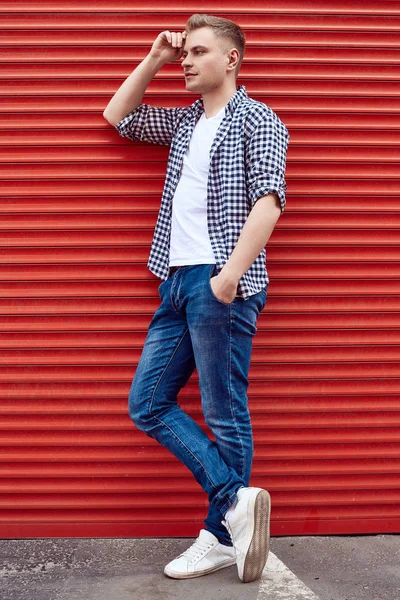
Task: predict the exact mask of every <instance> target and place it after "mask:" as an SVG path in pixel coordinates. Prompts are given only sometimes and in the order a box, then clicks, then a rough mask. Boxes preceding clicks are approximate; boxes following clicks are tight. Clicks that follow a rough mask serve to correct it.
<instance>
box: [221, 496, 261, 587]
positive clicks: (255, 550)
mask: <svg viewBox="0 0 400 600" xmlns="http://www.w3.org/2000/svg"><path fill="white" fill-rule="evenodd" d="M237 496H238V501H237V504H236V506H235V507H231V508H230V509H229V510H228V511H227V513H225V521H221V522H222V524H223V525H225V527H226V529H227V530H228V531H229V533H230V534H231V538H232V543H233V546H234V548H235V551H236V564H237V567H238V574H239V578H240V579H241V580H242V581H243V582H244V583H248V582H250V581H254V580H255V579H258V578H259V577H261V573H262V571H263V569H264V566H265V563H266V562H267V558H268V552H269V521H270V514H271V498H270V495H269V493H268V492H267V491H266V490H263V489H262V488H256V487H242V488H240V489H239V490H238V492H237Z"/></svg>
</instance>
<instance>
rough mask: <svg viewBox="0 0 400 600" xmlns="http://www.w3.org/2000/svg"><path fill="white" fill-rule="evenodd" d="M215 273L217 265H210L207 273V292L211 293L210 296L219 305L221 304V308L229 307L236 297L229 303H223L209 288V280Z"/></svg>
mask: <svg viewBox="0 0 400 600" xmlns="http://www.w3.org/2000/svg"><path fill="white" fill-rule="evenodd" d="M215 271H217V265H210V270H209V272H208V277H207V284H208V289H209V291H210V293H211V296H212V297H213V298H214V299H215V300H216V301H217V302H219V303H220V304H222V305H223V306H231V305H232V304H233V303H234V302H235V299H236V296H235V298H233V300H232V301H231V302H223V301H222V300H220V299H219V298H218V297H217V296H216V295H215V294H214V292H213V289H212V287H211V279H212V278H213V276H214V273H215Z"/></svg>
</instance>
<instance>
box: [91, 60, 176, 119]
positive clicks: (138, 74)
mask: <svg viewBox="0 0 400 600" xmlns="http://www.w3.org/2000/svg"><path fill="white" fill-rule="evenodd" d="M163 64H164V63H162V62H161V60H160V59H158V58H155V57H153V56H151V54H148V55H147V56H146V57H145V58H144V59H143V60H142V62H141V63H140V64H139V65H138V66H137V67H136V69H135V70H134V71H132V73H131V74H130V75H129V77H127V78H126V79H125V81H124V82H123V84H122V85H121V86H120V87H119V88H118V90H117V91H116V92H115V94H114V96H113V97H112V98H111V100H110V102H109V103H108V104H107V106H106V108H105V109H104V112H103V117H104V118H105V119H106V120H107V121H108V122H109V123H111V124H112V125H114V126H115V125H117V123H119V121H120V120H121V119H122V118H123V117H125V116H126V115H127V114H129V113H130V112H131V111H132V110H134V109H135V108H137V107H138V106H139V104H140V103H141V101H142V99H143V96H144V93H145V91H146V88H147V86H148V85H149V83H150V82H151V81H152V79H153V78H154V75H155V74H156V73H157V72H158V71H159V70H160V69H161V67H162V66H163Z"/></svg>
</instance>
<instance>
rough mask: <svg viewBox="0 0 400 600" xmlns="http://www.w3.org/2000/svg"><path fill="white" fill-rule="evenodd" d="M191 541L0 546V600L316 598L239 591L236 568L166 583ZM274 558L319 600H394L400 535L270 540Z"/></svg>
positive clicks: (399, 592) (256, 586) (399, 587)
mask: <svg viewBox="0 0 400 600" xmlns="http://www.w3.org/2000/svg"><path fill="white" fill-rule="evenodd" d="M193 541H194V538H179V539H177V538H159V539H154V538H150V539H132V538H130V539H125V538H121V539H66V538H62V539H40V540H0V590H1V600H114V599H115V600H128V599H129V600H175V599H176V600H181V599H182V600H183V599H184V600H188V599H190V600H198V599H201V600H208V599H210V600H211V599H212V600H253V599H254V600H278V598H279V600H286V599H287V600H302V599H303V598H304V599H305V598H310V597H311V596H312V597H314V596H313V595H311V596H306V595H302V594H301V593H300V591H299V592H296V593H295V592H293V591H292V592H290V593H289V591H288V592H287V594H288V595H286V593H285V591H283V592H280V593H279V594H277V593H276V592H275V593H273V592H271V591H268V590H269V588H268V585H263V584H262V581H260V580H258V581H255V582H252V583H248V584H243V583H242V582H241V581H240V580H239V578H238V575H237V569H236V566H233V567H228V568H225V569H221V570H220V571H217V572H215V573H212V574H210V575H207V576H204V577H199V578H196V579H189V580H182V581H178V580H174V579H170V578H168V577H166V576H165V575H164V574H163V568H164V565H165V564H166V563H167V562H169V561H170V560H172V559H173V558H175V556H177V555H178V554H179V553H180V552H182V551H183V550H185V549H186V548H187V547H188V546H189V545H190V544H191V543H192V542H193ZM272 553H273V554H274V555H276V557H278V558H279V559H280V560H281V561H283V562H284V563H285V564H286V566H287V567H289V569H290V570H291V571H293V572H294V573H295V574H296V575H297V577H299V578H300V580H302V581H303V582H304V583H305V584H306V586H308V588H310V589H311V590H312V591H313V592H314V593H315V594H316V595H317V596H318V597H319V598H320V600H400V536H398V535H377V536H324V537H322V536H321V537H316V536H311V537H281V538H278V537H276V538H272V539H271V554H272ZM268 564H269V562H268V563H267V567H268ZM265 572H266V571H265ZM264 579H265V577H264V575H263V580H264ZM260 584H261V586H260Z"/></svg>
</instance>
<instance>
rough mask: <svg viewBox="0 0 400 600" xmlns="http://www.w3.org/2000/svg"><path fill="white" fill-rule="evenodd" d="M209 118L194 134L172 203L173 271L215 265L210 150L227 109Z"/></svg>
mask: <svg viewBox="0 0 400 600" xmlns="http://www.w3.org/2000/svg"><path fill="white" fill-rule="evenodd" d="M205 114H206V113H205V112H203V113H202V114H201V117H200V119H199V120H198V121H197V123H196V125H195V128H194V130H193V134H192V137H191V139H190V143H189V146H188V149H187V151H186V154H185V156H184V157H183V165H182V172H181V177H180V179H179V182H178V185H177V187H176V190H175V194H174V197H173V199H172V222H171V244H170V253H169V266H170V267H172V266H176V265H200V264H212V263H215V257H214V252H213V249H212V246H211V242H210V237H209V235H208V227H207V181H208V171H209V168H210V158H209V155H210V149H211V146H212V143H213V140H214V137H215V134H216V133H217V129H218V127H219V125H220V123H221V121H222V119H223V118H224V116H225V106H223V107H222V108H221V110H220V111H219V112H218V113H217V114H216V115H214V116H213V117H210V118H209V119H207V118H206V116H205Z"/></svg>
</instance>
